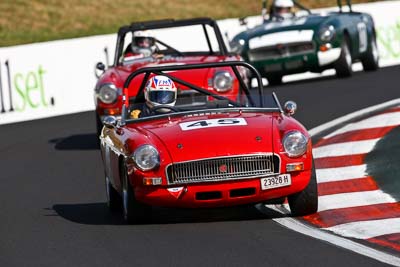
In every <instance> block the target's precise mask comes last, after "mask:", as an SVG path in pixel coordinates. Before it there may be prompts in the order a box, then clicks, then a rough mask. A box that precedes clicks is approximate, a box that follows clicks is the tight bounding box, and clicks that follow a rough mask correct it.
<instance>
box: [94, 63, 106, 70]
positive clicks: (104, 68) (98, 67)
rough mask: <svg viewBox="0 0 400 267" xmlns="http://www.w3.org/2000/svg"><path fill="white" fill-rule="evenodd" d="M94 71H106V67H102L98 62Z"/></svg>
mask: <svg viewBox="0 0 400 267" xmlns="http://www.w3.org/2000/svg"><path fill="white" fill-rule="evenodd" d="M96 69H98V70H101V71H105V70H106V65H104V64H103V62H98V63H97V64H96Z"/></svg>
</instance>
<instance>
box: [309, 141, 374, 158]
mask: <svg viewBox="0 0 400 267" xmlns="http://www.w3.org/2000/svg"><path fill="white" fill-rule="evenodd" d="M379 140H380V138H377V139H370V140H363V141H354V142H345V143H337V144H331V145H326V146H320V147H316V148H314V149H313V155H314V158H315V159H318V158H325V157H337V156H349V155H357V154H366V153H369V152H371V151H372V149H373V148H374V146H375V144H376V143H377V142H378V141H379Z"/></svg>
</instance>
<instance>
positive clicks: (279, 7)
mask: <svg viewBox="0 0 400 267" xmlns="http://www.w3.org/2000/svg"><path fill="white" fill-rule="evenodd" d="M293 8H294V3H293V1H292V0H274V1H273V2H272V6H271V17H272V18H279V19H285V18H289V17H292V16H293Z"/></svg>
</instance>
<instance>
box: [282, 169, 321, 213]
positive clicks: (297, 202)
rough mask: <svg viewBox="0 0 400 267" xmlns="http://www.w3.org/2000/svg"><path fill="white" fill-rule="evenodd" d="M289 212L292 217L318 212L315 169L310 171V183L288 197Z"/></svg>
mask: <svg viewBox="0 0 400 267" xmlns="http://www.w3.org/2000/svg"><path fill="white" fill-rule="evenodd" d="M288 201H289V207H290V211H291V212H292V215H293V216H305V215H310V214H313V213H315V212H317V210H318V189H317V176H316V174H315V167H314V162H313V167H312V171H311V178H310V182H309V183H308V185H307V187H306V188H305V189H304V190H303V191H301V192H299V193H296V194H294V195H291V196H289V197H288Z"/></svg>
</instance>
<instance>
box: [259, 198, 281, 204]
mask: <svg viewBox="0 0 400 267" xmlns="http://www.w3.org/2000/svg"><path fill="white" fill-rule="evenodd" d="M285 200H286V197H280V198H274V199H270V200H267V201H265V202H263V204H264V205H281V204H283V203H285Z"/></svg>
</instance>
